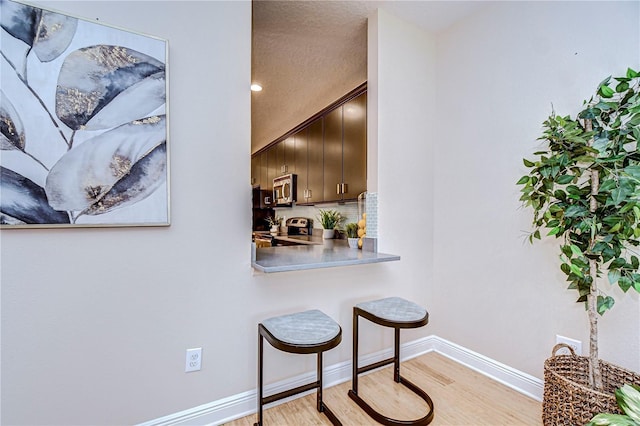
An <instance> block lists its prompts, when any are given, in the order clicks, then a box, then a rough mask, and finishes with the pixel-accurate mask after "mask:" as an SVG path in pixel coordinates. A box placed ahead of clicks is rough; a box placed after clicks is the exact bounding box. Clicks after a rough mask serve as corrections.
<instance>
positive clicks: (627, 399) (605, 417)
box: [586, 385, 640, 426]
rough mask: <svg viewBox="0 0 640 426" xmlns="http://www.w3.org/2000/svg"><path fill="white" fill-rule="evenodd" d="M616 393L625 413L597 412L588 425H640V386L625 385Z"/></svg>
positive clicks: (619, 404)
mask: <svg viewBox="0 0 640 426" xmlns="http://www.w3.org/2000/svg"><path fill="white" fill-rule="evenodd" d="M615 394H616V401H617V402H618V406H619V407H620V409H621V410H622V412H623V413H624V414H609V413H600V414H596V415H595V416H594V417H593V418H592V419H591V421H590V422H589V423H587V425H586V426H640V386H636V385H623V386H622V387H621V388H619V389H616V392H615Z"/></svg>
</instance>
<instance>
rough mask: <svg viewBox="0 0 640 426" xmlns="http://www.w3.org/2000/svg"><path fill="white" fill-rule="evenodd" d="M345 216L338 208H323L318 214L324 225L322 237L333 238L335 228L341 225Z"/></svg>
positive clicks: (321, 223)
mask: <svg viewBox="0 0 640 426" xmlns="http://www.w3.org/2000/svg"><path fill="white" fill-rule="evenodd" d="M344 219H345V218H344V216H342V214H341V213H340V212H339V211H337V210H322V209H320V214H319V215H318V220H319V221H320V225H322V229H324V231H322V238H324V239H325V240H329V239H332V238H333V237H334V235H335V230H336V229H337V228H338V227H339V226H340V223H342V222H343V221H344Z"/></svg>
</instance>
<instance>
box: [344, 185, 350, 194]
mask: <svg viewBox="0 0 640 426" xmlns="http://www.w3.org/2000/svg"><path fill="white" fill-rule="evenodd" d="M348 188H349V187H348V186H347V184H346V183H343V184H342V193H343V194H346V193H347V192H349V189H348Z"/></svg>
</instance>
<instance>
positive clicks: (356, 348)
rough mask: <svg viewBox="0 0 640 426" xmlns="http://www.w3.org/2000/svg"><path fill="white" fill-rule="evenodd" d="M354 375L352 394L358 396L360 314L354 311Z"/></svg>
mask: <svg viewBox="0 0 640 426" xmlns="http://www.w3.org/2000/svg"><path fill="white" fill-rule="evenodd" d="M351 363H352V366H353V373H352V376H351V392H353V393H354V394H356V395H357V394H358V314H357V312H356V311H355V309H354V311H353V358H352V362H351Z"/></svg>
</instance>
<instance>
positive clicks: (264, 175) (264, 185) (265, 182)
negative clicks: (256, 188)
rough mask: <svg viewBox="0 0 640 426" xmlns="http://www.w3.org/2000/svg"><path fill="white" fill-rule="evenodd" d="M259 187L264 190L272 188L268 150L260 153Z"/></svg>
mask: <svg viewBox="0 0 640 426" xmlns="http://www.w3.org/2000/svg"><path fill="white" fill-rule="evenodd" d="M260 188H261V189H266V190H272V189H273V181H270V180H269V152H268V151H263V152H262V153H261V154H260Z"/></svg>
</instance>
